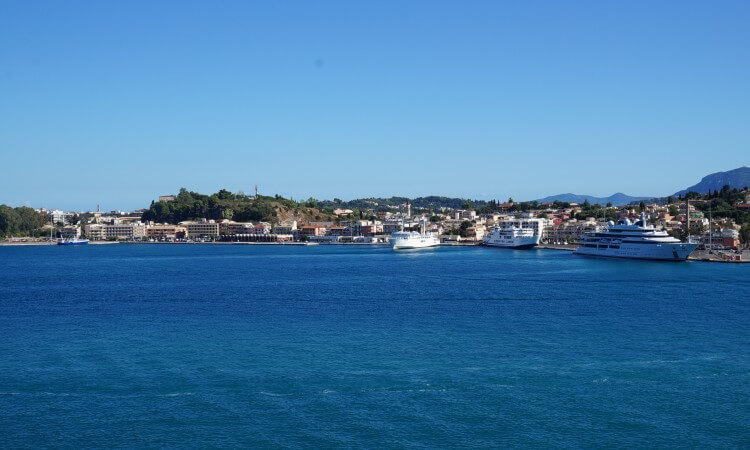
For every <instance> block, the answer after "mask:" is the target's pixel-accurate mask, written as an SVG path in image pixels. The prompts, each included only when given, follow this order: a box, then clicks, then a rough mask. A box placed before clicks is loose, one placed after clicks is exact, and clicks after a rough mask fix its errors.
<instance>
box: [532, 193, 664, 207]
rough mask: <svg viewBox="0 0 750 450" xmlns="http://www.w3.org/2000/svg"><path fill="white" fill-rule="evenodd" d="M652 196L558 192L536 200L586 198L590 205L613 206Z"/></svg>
mask: <svg viewBox="0 0 750 450" xmlns="http://www.w3.org/2000/svg"><path fill="white" fill-rule="evenodd" d="M650 198H652V197H633V196H632V195H626V194H623V193H622V192H618V193H616V194H612V195H610V196H609V197H593V196H591V195H579V194H558V195H550V196H549V197H544V198H540V199H538V200H537V201H538V202H539V203H543V202H554V201H555V200H557V201H559V202H566V203H583V202H585V201H586V200H588V201H589V203H591V204H592V205H594V204H600V205H606V204H607V203H612V204H613V205H614V206H622V205H627V204H630V203H633V202H639V201H641V200H648V199H650Z"/></svg>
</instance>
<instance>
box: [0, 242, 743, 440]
mask: <svg viewBox="0 0 750 450" xmlns="http://www.w3.org/2000/svg"><path fill="white" fill-rule="evenodd" d="M0 333H2V334H1V339H0V446H2V447H3V448H8V447H99V448H101V447H111V446H133V447H143V446H151V447H180V448H183V447H201V448H202V447H209V446H210V447H230V446H249V447H296V448H301V447H326V448H329V447H353V446H357V447H377V448H380V447H403V446H420V447H426V448H436V447H505V446H523V447H529V446H533V447H593V446H618V447H633V446H641V447H655V446H658V447H706V446H708V447H747V446H749V445H750V265H732V264H711V263H699V262H685V263H663V262H644V261H617V260H605V259H588V258H585V257H580V256H576V255H573V254H571V253H569V252H564V251H551V250H530V251H512V250H502V249H490V248H479V247H471V248H469V247H465V248H446V247H443V248H434V249H427V250H419V251H403V252H394V251H392V250H391V249H390V248H387V247H379V246H323V245H321V246H310V247H299V246H260V245H122V244H121V245H89V246H80V247H57V246H45V247H0Z"/></svg>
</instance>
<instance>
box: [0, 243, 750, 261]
mask: <svg viewBox="0 0 750 450" xmlns="http://www.w3.org/2000/svg"><path fill="white" fill-rule="evenodd" d="M114 244H125V245H266V246H267V245H271V246H273V245H279V246H297V247H299V246H301V247H307V246H310V247H317V246H329V245H335V246H338V245H353V246H360V247H361V246H372V247H389V246H390V245H389V244H387V243H375V244H372V243H362V242H338V243H320V242H136V241H89V243H88V244H87V245H114ZM56 245H57V241H53V242H49V241H18V242H14V241H0V247H35V246H56ZM439 247H482V245H481V243H479V242H465V243H464V242H441V243H440V245H439ZM575 248H576V246H575V245H568V244H539V245H538V246H536V249H541V250H554V251H567V252H573V251H575ZM747 254H748V250H745V251H744V252H743V256H745V255H747ZM687 260H688V261H695V262H707V263H725V264H746V263H750V255H748V256H747V257H746V258H745V259H743V260H741V261H728V260H724V259H720V258H718V257H717V255H716V254H712V255H708V254H706V253H705V252H699V253H698V254H692V255H690V256H689V257H688V258H687Z"/></svg>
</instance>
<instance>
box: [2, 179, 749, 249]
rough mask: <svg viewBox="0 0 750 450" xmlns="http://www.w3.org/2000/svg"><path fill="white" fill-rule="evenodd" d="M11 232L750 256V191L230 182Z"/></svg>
mask: <svg viewBox="0 0 750 450" xmlns="http://www.w3.org/2000/svg"><path fill="white" fill-rule="evenodd" d="M0 232H1V233H2V234H3V236H4V237H5V243H6V244H17V245H22V244H31V243H36V244H42V243H58V244H75V243H82V242H86V243H88V242H91V243H117V242H125V243H135V242H138V243H266V244H268V243H279V244H306V245H314V244H361V245H366V244H369V245H378V244H388V245H392V246H393V247H394V249H399V248H422V247H432V246H438V245H481V244H484V245H488V246H495V247H509V248H531V247H536V246H540V247H543V248H553V249H563V250H565V249H567V250H576V251H577V252H578V253H581V254H591V255H594V256H621V257H633V258H645V259H682V260H684V259H687V258H688V257H690V258H691V259H704V260H717V261H740V262H743V261H747V260H748V259H750V258H749V256H750V254H749V252H748V251H747V250H745V249H747V248H748V244H750V189H748V187H742V188H737V187H730V186H729V185H724V186H723V187H722V188H721V189H715V190H709V191H708V192H706V193H698V192H693V191H687V192H684V193H681V194H679V195H676V196H669V197H667V198H661V199H659V198H654V199H650V200H640V201H634V202H629V203H627V204H620V205H615V204H612V203H611V202H607V203H604V204H599V203H592V202H590V201H589V200H588V199H586V200H584V201H583V202H575V201H561V200H554V201H523V202H516V201H513V199H512V198H509V199H507V200H506V201H497V200H490V201H478V200H473V201H472V200H464V199H457V198H446V197H420V198H414V199H409V198H403V197H391V198H387V199H375V198H371V199H360V200H353V201H343V200H340V199H334V200H325V201H320V200H316V199H313V198H309V199H307V200H303V201H295V200H292V199H287V198H283V197H281V196H278V195H276V196H264V195H261V194H259V193H258V192H257V187H256V192H255V194H254V195H246V194H245V193H243V192H235V193H233V192H229V191H227V190H220V191H219V192H217V193H215V194H212V195H204V194H199V193H196V192H191V191H188V190H187V189H181V190H180V191H179V193H176V194H174V195H162V196H159V197H158V198H156V199H154V200H153V201H152V202H151V204H150V206H149V207H148V208H144V209H138V210H135V211H106V212H105V211H100V210H99V208H96V209H94V210H92V211H63V210H57V209H55V210H46V209H32V208H29V207H19V208H11V207H8V206H4V205H3V206H0ZM637 244H657V245H649V246H645V245H637ZM627 249H630V250H627ZM743 250H745V251H744V253H743ZM649 252H651V253H649ZM653 252H657V253H653ZM658 252H660V253H658Z"/></svg>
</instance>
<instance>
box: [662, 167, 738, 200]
mask: <svg viewBox="0 0 750 450" xmlns="http://www.w3.org/2000/svg"><path fill="white" fill-rule="evenodd" d="M725 185H729V187H730V188H737V189H742V188H744V187H747V186H750V167H746V166H742V167H738V168H736V169H732V170H727V171H725V172H715V173H711V174H708V175H706V176H705V177H703V178H701V181H699V182H698V183H696V184H694V185H692V186H690V187H688V188H687V189H683V190H681V191H677V192H675V193H674V195H675V196H677V195H684V194H686V193H688V192H698V193H701V194H706V193H708V192H709V191H718V190H721V188H722V187H724V186H725Z"/></svg>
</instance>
